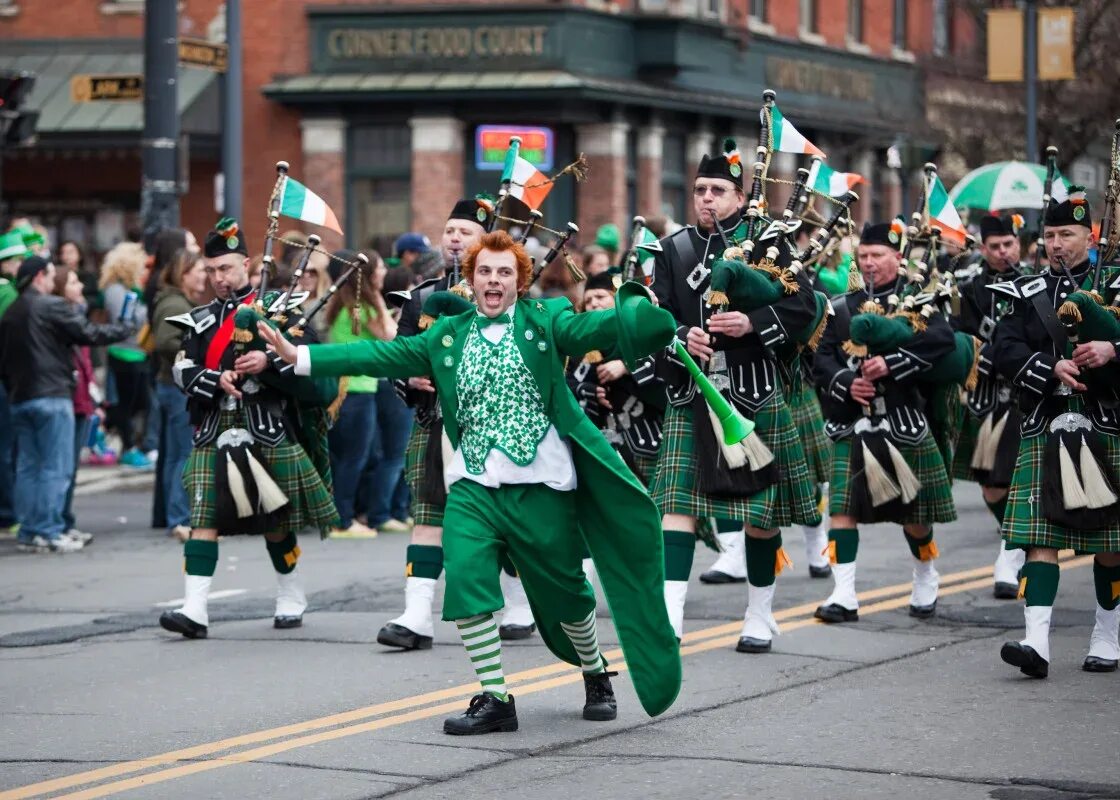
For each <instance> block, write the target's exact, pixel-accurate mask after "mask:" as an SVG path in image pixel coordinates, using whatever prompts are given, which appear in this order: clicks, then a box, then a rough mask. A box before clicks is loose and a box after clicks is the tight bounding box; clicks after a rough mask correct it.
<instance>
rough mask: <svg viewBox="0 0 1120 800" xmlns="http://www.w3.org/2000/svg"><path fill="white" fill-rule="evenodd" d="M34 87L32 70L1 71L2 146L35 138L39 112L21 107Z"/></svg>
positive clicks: (10, 145) (12, 145)
mask: <svg viewBox="0 0 1120 800" xmlns="http://www.w3.org/2000/svg"><path fill="white" fill-rule="evenodd" d="M34 87H35V76H34V75H33V74H32V73H30V72H24V71H19V72H14V71H11V70H3V71H0V147H18V146H20V145H24V144H29V143H30V142H31V141H32V140H33V139H34V138H35V125H36V123H37V122H38V121H39V112H38V111H30V110H23V109H22V108H21V106H22V105H23V103H24V101H25V100H27V98H28V96H29V95H30V94H31V90H32V89H33V88H34Z"/></svg>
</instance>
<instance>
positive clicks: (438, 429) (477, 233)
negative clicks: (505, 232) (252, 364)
mask: <svg viewBox="0 0 1120 800" xmlns="http://www.w3.org/2000/svg"><path fill="white" fill-rule="evenodd" d="M493 215H494V208H493V206H492V204H491V203H489V202H488V201H487V200H486V199H485V198H464V199H462V200H459V201H458V202H457V203H455V207H454V208H452V209H451V213H450V214H449V215H448V217H447V223H446V224H445V225H444V227H443V234H442V235H441V237H440V253H441V255H442V257H443V263H444V272H443V274H442V275H440V276H438V277H435V278H432V279H430V280H428V281H425V282H424V283H422V284H420V285H419V286H417V287H416V288H415V289H413V290H412V291H411V292H410V293H409V295H408V297H406V298H403V300H404V304H403V305H402V306H401V316H400V320H399V322H398V323H397V336H398V337H402V336H416V335H418V334H420V333H422V332H423V331H424V330H425V329H426V328H427V326H428V325H429V324H430V320H429V319H426V318H425V315H424V313H423V308H424V303H425V302H426V301H427V299H428V298H429V297H431V295H432V294H434V293H435V292H438V291H446V290H448V289H450V288H452V287H456V286H458V285H459V283H460V276H461V264H462V260H463V257H464V255H465V254H466V252H467V250H468V249H469V248H470V247H471V245H473V244H475V243H476V242H478V240H479V239H480V238H481V237H482V234H483V233H485V232H486V231H487V230H488V229H489V228H490V227H491V226H492V224H493V221H494V220H493ZM460 291H461V289H460ZM395 386H396V388H397V391H398V392H399V393H400V394H401V397H402V399H404V401H405V403H407V404H408V405H409V406H411V407H412V409H413V410H414V412H415V413H414V422H413V428H412V435H411V436H410V437H409V440H408V448H407V449H406V451H405V467H404V477H405V480H406V482H407V483H408V488H409V490H410V492H411V495H412V517H413V520H414V525H413V528H412V534H411V538H410V540H409V545H408V549H407V551H406V553H405V589H404V603H405V605H404V613H403V614H401V615H400V616H399V617H396V618H394V619H391V620H389V621H388V622H387V623H385V625H384V626H382V628H381V630H379V631H378V632H377V641H378V643H380V644H383V645H387V646H389V647H401V648H404V649H405V650H427V649H430V648H431V646H432V638H433V634H434V632H435V625H434V623H433V621H432V603H433V601H434V598H435V591H436V583H437V582H438V581H439V577H440V575H441V574H442V573H443V507H444V504H445V503H446V500H447V491H446V487H445V485H444V475H443V470H444V466H445V465H444V463H443V440H444V435H443V430H444V427H443V416H442V412H441V406H440V403H439V402H438V399H437V397H436V394H435V386H434V384H433V383H432V380H431V378H430V377H425V376H414V377H411V378H408V379H404V380H398V381H396V382H395ZM513 572H514V570H513V568H512V566H510V565H509V564H506V565H505V567H504V570H503V574H502V578H501V581H502V590H503V594H504V595H505V597H506V600H507V602H506V610H505V613H504V614H503V618H502V624H501V626H500V632H501V635H502V638H503V639H525V638H527V637H529V636H530V635H532V633H533V631H534V630H535V624H534V622H533V613H532V611H531V610H530V609H529V603H528V600H527V599H526V597H525V590H524V588H523V587H522V585H521V580H520V579H519V578H518V577H517V576H516V575H515V574H511V573H513Z"/></svg>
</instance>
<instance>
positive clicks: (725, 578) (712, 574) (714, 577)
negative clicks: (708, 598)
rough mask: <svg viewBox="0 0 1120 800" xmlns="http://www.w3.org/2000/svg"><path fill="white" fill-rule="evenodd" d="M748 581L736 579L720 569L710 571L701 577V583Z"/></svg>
mask: <svg viewBox="0 0 1120 800" xmlns="http://www.w3.org/2000/svg"><path fill="white" fill-rule="evenodd" d="M746 582H747V579H746V578H745V577H743V578H736V577H734V576H732V575H728V574H727V573H726V572H720V571H719V570H718V569H710V570H708V571H707V572H704V573H702V574H701V575H700V583H746Z"/></svg>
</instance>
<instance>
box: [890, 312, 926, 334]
mask: <svg viewBox="0 0 1120 800" xmlns="http://www.w3.org/2000/svg"><path fill="white" fill-rule="evenodd" d="M891 316H892V317H902V318H903V319H905V320H906V321H907V322H909V323H910V329H911V330H913V331H914V333H925V330H926V328H927V327H928V325H927V323H926V320H925V317H923V316H922V315H921V314H920V313H918V312H917V311H898V312H896V313H894V314H891Z"/></svg>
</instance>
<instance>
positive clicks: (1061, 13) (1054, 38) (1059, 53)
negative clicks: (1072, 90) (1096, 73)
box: [1038, 8, 1077, 81]
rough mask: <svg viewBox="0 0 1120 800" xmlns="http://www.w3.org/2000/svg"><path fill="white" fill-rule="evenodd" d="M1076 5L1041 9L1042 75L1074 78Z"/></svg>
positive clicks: (1039, 24) (1057, 78)
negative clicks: (1074, 7)
mask: <svg viewBox="0 0 1120 800" xmlns="http://www.w3.org/2000/svg"><path fill="white" fill-rule="evenodd" d="M1074 20H1075V17H1074V11H1073V9H1072V8H1040V9H1038V79H1039V80H1043V81H1071V80H1073V79H1074V78H1076V77H1077V75H1076V73H1075V71H1074V66H1073V25H1074Z"/></svg>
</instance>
